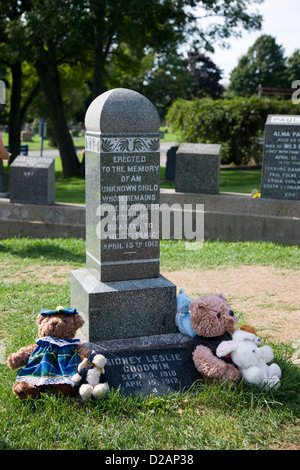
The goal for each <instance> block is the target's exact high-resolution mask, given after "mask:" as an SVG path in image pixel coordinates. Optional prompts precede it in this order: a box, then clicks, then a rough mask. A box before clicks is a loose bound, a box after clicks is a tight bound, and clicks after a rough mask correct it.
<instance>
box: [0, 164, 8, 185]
mask: <svg viewBox="0 0 300 470" xmlns="http://www.w3.org/2000/svg"><path fill="white" fill-rule="evenodd" d="M8 186H9V176H8V175H7V174H6V173H5V172H4V169H3V162H2V160H1V158H0V193H6V192H7V190H8Z"/></svg>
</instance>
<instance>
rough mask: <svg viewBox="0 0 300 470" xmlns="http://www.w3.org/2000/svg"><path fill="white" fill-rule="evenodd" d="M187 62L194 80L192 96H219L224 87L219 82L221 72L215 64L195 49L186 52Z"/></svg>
mask: <svg viewBox="0 0 300 470" xmlns="http://www.w3.org/2000/svg"><path fill="white" fill-rule="evenodd" d="M188 62H189V67H188V69H189V71H190V73H191V75H192V77H193V82H194V86H193V89H192V94H193V96H194V97H198V98H203V97H205V96H211V97H212V98H220V97H221V95H222V93H223V91H224V88H223V86H222V85H221V84H220V80H221V78H222V72H221V70H220V69H219V68H218V67H217V66H216V64H215V63H214V62H213V61H212V60H211V59H210V58H209V57H208V56H207V55H205V54H202V53H200V52H199V51H197V50H193V51H189V52H188Z"/></svg>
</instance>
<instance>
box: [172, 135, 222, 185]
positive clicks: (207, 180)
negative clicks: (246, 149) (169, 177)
mask: <svg viewBox="0 0 300 470" xmlns="http://www.w3.org/2000/svg"><path fill="white" fill-rule="evenodd" d="M220 163H221V145H218V144H186V143H184V144H181V145H180V146H179V149H178V150H177V154H176V173H175V191H177V192H181V193H205V194H217V193H218V192H219V181H220Z"/></svg>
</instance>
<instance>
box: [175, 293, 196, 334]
mask: <svg viewBox="0 0 300 470" xmlns="http://www.w3.org/2000/svg"><path fill="white" fill-rule="evenodd" d="M191 301H192V299H191V298H190V297H189V296H188V295H187V294H186V293H185V292H184V289H180V290H179V294H178V295H177V298H176V302H177V309H176V316H175V324H176V326H177V328H178V330H179V331H180V333H182V334H183V335H188V336H191V337H192V338H193V337H194V336H195V334H196V333H195V332H194V330H193V328H192V325H191V316H190V303H191Z"/></svg>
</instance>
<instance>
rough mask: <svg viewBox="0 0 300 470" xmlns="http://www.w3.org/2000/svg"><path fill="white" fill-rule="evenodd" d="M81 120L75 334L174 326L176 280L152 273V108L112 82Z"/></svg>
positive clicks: (93, 336)
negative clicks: (81, 241)
mask: <svg viewBox="0 0 300 470" xmlns="http://www.w3.org/2000/svg"><path fill="white" fill-rule="evenodd" d="M85 125H86V135H85V141H86V150H85V166H86V169H85V174H86V269H83V270H77V271H73V272H72V273H71V302H72V305H73V306H74V307H76V308H78V309H79V311H80V312H81V313H82V315H83V317H84V318H85V325H84V328H83V333H84V334H85V336H86V338H87V339H88V340H89V341H91V342H96V341H101V340H108V339H115V338H128V337H135V336H142V335H155V334H164V333H171V332H175V331H176V327H175V322H174V318H175V313H176V286H175V285H174V284H173V283H171V282H170V281H169V280H167V279H166V278H165V277H163V276H161V275H160V272H159V223H158V221H159V174H160V172H159V166H160V151H159V132H158V131H159V125H160V120H159V116H158V113H157V111H156V109H155V107H154V106H153V105H152V103H151V102H150V101H149V100H148V99H146V98H145V97H143V96H142V95H141V94H139V93H137V92H134V91H131V90H127V89H123V88H117V89H114V90H110V91H108V92H106V93H103V94H102V95H100V96H98V97H97V98H96V99H95V100H94V101H93V102H92V103H91V105H90V106H89V108H88V110H87V113H86V118H85ZM152 217H153V219H152ZM153 220H155V221H156V223H153Z"/></svg>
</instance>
